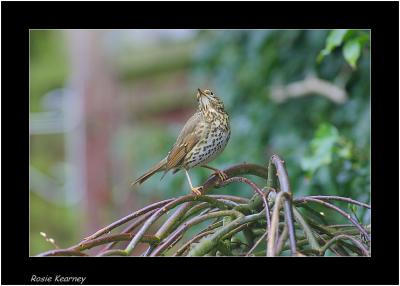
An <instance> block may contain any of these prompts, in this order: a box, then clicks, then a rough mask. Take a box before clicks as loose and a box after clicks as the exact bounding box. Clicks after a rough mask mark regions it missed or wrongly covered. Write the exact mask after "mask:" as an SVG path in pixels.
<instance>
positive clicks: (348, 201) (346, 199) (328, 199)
mask: <svg viewBox="0 0 400 286" xmlns="http://www.w3.org/2000/svg"><path fill="white" fill-rule="evenodd" d="M307 198H308V199H318V200H321V201H343V202H347V203H349V204H354V205H359V206H362V207H364V208H368V209H370V208H371V206H370V205H367V204H364V203H362V202H359V201H356V200H353V199H350V198H345V197H339V196H307ZM303 199H304V198H303V197H300V198H297V199H295V200H294V202H302V201H304V200H303Z"/></svg>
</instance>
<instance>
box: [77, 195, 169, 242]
mask: <svg viewBox="0 0 400 286" xmlns="http://www.w3.org/2000/svg"><path fill="white" fill-rule="evenodd" d="M173 200H174V199H168V200H164V201H161V202H157V203H154V204H151V205H149V206H147V207H145V208H142V209H140V210H138V211H136V212H134V213H131V214H130V215H127V216H125V217H123V218H121V219H119V220H117V221H115V222H113V223H112V224H110V225H108V226H106V227H103V228H102V229H100V230H98V231H97V232H95V233H94V234H92V235H90V236H88V237H86V238H84V240H83V241H85V240H90V239H94V238H97V237H99V236H101V235H103V234H105V233H109V232H110V231H111V230H113V229H114V228H116V227H118V226H120V225H122V224H124V223H126V222H128V221H130V220H132V219H134V218H137V217H139V216H141V215H144V214H146V213H148V212H149V211H152V210H154V209H157V208H159V207H162V206H164V205H166V204H167V203H169V202H171V201H173Z"/></svg>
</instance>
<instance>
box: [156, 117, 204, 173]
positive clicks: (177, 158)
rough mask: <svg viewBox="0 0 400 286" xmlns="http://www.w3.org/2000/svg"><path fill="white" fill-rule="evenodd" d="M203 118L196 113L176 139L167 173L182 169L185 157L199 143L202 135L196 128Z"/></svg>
mask: <svg viewBox="0 0 400 286" xmlns="http://www.w3.org/2000/svg"><path fill="white" fill-rule="evenodd" d="M201 116H202V115H201V113H195V114H194V115H193V116H192V117H191V118H190V119H189V120H188V121H187V123H186V124H185V126H184V127H183V128H182V131H181V133H180V134H179V136H178V139H176V142H175V144H174V146H173V147H172V149H171V151H170V152H169V154H168V157H167V163H166V166H165V173H167V172H168V171H169V170H171V169H175V168H179V167H181V165H182V161H183V159H184V158H185V156H186V155H187V154H188V152H190V151H191V150H192V149H193V147H194V146H195V145H196V144H197V143H198V142H199V140H200V138H201V134H199V132H198V130H197V129H198V128H196V127H198V124H199V121H200V120H201ZM164 175H165V174H164Z"/></svg>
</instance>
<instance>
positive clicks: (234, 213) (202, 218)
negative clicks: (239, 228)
mask: <svg viewBox="0 0 400 286" xmlns="http://www.w3.org/2000/svg"><path fill="white" fill-rule="evenodd" d="M221 216H235V217H241V216H243V214H242V213H240V212H238V211H235V210H224V211H217V212H213V213H208V214H206V215H203V216H200V217H194V218H193V219H191V220H189V221H187V222H185V223H184V224H182V225H181V226H180V227H179V228H178V229H177V230H176V231H174V232H173V233H172V234H171V235H170V236H169V237H168V238H166V239H165V241H164V242H163V243H162V244H160V245H159V246H157V248H156V249H155V250H154V252H153V253H152V254H151V256H157V255H159V254H160V253H162V252H163V251H164V250H165V249H166V248H167V247H168V246H169V245H170V244H171V243H172V242H173V241H175V240H176V238H177V237H178V236H180V235H182V233H183V232H185V231H186V230H187V229H188V228H189V227H192V226H193V225H195V224H198V223H200V222H203V221H205V220H208V219H211V218H216V217H221Z"/></svg>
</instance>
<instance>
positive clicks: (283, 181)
mask: <svg viewBox="0 0 400 286" xmlns="http://www.w3.org/2000/svg"><path fill="white" fill-rule="evenodd" d="M271 162H272V163H273V164H274V165H275V168H276V171H277V173H276V175H277V177H278V180H279V186H280V188H281V190H282V192H284V193H286V194H288V195H289V196H286V200H285V202H284V210H285V218H286V223H287V224H288V231H289V241H290V247H291V248H290V249H291V252H292V255H295V254H296V237H295V232H294V223H293V208H292V192H291V190H290V185H289V178H288V174H287V172H286V168H285V166H284V165H283V163H284V161H283V160H282V159H281V158H280V157H279V156H278V155H276V154H274V155H272V157H271V159H270V164H269V165H271ZM269 179H270V178H268V180H269Z"/></svg>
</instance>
